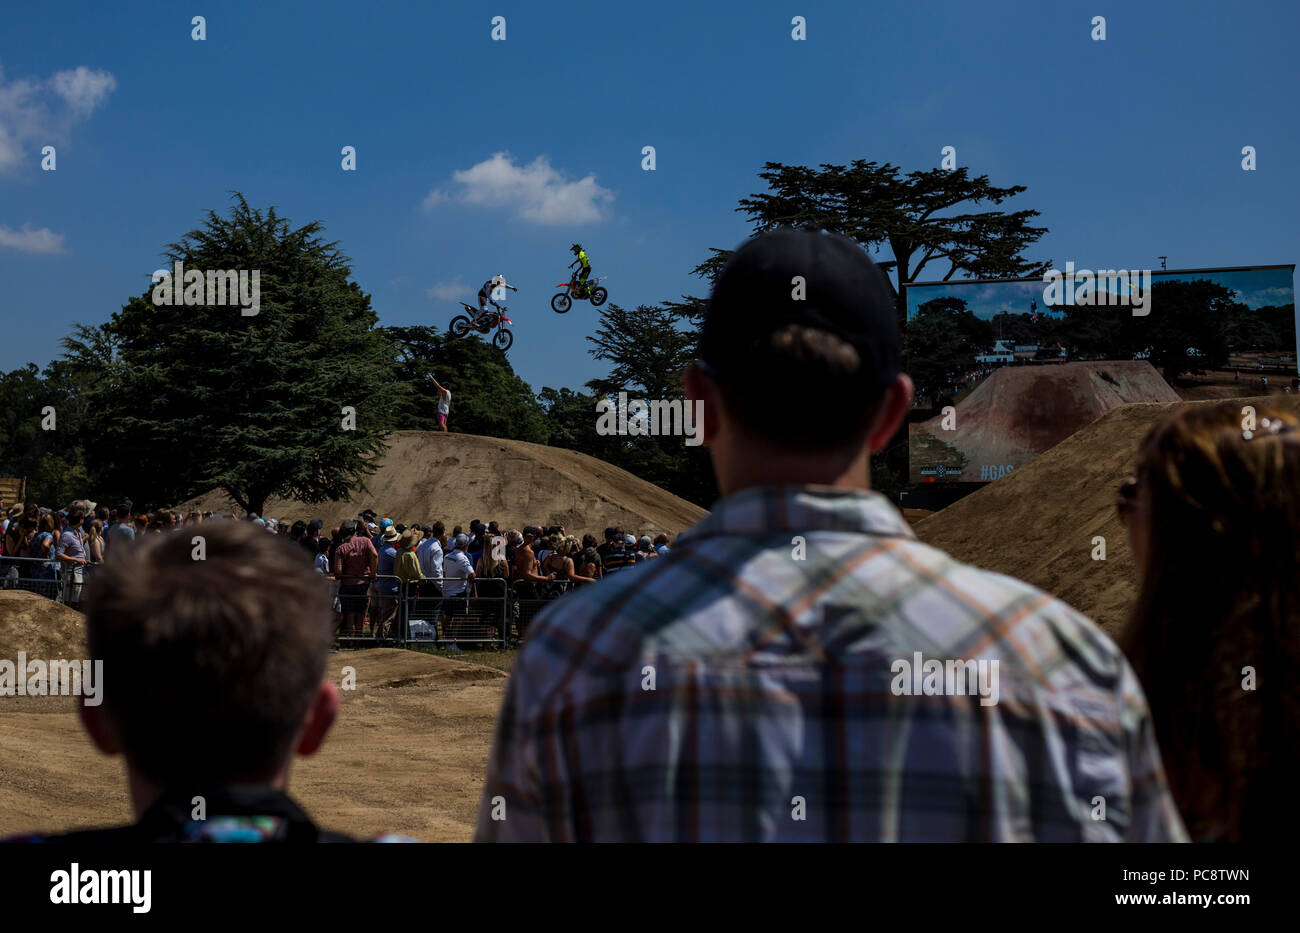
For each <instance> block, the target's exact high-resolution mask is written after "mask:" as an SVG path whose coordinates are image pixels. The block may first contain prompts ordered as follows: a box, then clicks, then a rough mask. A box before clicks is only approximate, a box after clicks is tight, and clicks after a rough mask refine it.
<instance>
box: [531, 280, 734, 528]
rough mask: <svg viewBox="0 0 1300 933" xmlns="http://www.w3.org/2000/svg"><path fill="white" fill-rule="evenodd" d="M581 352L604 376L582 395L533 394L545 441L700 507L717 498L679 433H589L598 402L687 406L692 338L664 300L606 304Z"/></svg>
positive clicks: (687, 324) (696, 454)
mask: <svg viewBox="0 0 1300 933" xmlns="http://www.w3.org/2000/svg"><path fill="white" fill-rule="evenodd" d="M587 340H588V341H590V343H591V344H592V347H591V349H590V350H589V351H588V352H589V353H590V354H591V355H592V356H593V357H595V358H596V359H598V360H603V361H604V362H606V363H608V364H609V367H610V370H609V375H608V376H606V377H604V378H601V379H593V380H591V381H590V382H588V383H587V388H588V389H589V390H590V392H589V393H584V392H576V391H573V390H571V389H554V388H551V387H549V386H548V387H545V388H543V389H542V391H541V393H540V394H539V395H538V399H539V400H540V401H541V403H542V405H543V407H544V408H545V410H546V415H547V420H548V423H549V424H550V432H551V443H552V444H553V445H556V446H562V447H569V448H571V449H573V450H578V451H581V452H582V453H586V454H590V455H591V456H594V457H599V458H601V459H602V460H606V461H608V462H609V463H613V464H614V465H616V466H619V467H622V468H623V469H625V470H628V471H630V472H632V473H635V474H636V475H637V476H640V477H641V478H642V479H645V480H648V481H649V482H652V483H655V484H656V485H658V486H661V487H663V488H664V489H667V490H669V491H670V492H672V493H674V494H676V495H679V496H681V497H682V498H684V499H688V500H690V501H692V502H695V503H698V504H700V505H703V506H708V505H710V504H711V503H712V502H713V500H714V499H715V498H717V486H716V485H715V483H714V480H713V473H712V470H711V468H710V463H709V457H708V453H707V452H706V450H705V449H704V447H702V446H699V445H688V444H686V442H685V438H684V437H681V436H672V435H660V436H650V437H647V436H643V435H637V436H632V435H601V434H598V433H597V432H596V425H597V419H598V418H599V415H598V413H597V411H596V405H597V403H598V402H599V401H600V400H601V399H610V400H617V398H618V395H619V393H620V392H626V393H627V397H628V400H629V401H631V400H633V399H647V400H654V401H659V400H663V401H670V400H673V399H679V400H681V401H682V403H683V404H688V403H687V401H686V400H685V398H684V391H683V387H682V379H681V375H682V371H683V370H684V369H685V368H686V366H687V365H688V364H689V363H690V362H691V360H692V359H694V356H695V345H696V337H695V332H694V327H693V325H692V323H691V321H690V320H689V318H688V317H686V316H683V315H682V314H681V313H679V312H678V311H677V310H675V309H674V307H673V306H671V305H639V306H638V307H636V308H635V309H628V308H623V307H620V306H619V305H616V304H609V305H607V306H606V307H604V308H602V309H601V311H600V324H599V326H598V327H597V328H596V331H595V333H594V334H592V335H590V336H588V337H587Z"/></svg>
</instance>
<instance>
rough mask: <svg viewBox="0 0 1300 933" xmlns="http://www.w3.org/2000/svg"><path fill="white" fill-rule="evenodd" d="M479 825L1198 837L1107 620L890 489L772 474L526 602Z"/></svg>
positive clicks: (744, 838)
mask: <svg viewBox="0 0 1300 933" xmlns="http://www.w3.org/2000/svg"><path fill="white" fill-rule="evenodd" d="M935 662H938V664H939V665H940V667H941V669H942V670H943V671H944V672H945V673H944V674H941V675H939V676H934V675H933V672H934V663H935ZM954 662H967V663H965V665H964V666H957V665H956V664H954ZM969 662H975V663H969ZM991 662H996V664H994V663H991ZM954 668H955V669H956V672H957V673H956V675H954V673H953V670H954ZM963 671H965V672H967V673H965V674H963V673H962V672H963ZM476 838H477V839H478V840H481V841H515V840H521V841H532V840H537V841H544V840H556V841H573V840H579V841H588V840H594V841H682V842H694V841H726V842H733V841H734V842H748V841H788V842H798V841H808V842H811V841H836V842H839V841H970V842H976V841H1012V840H1015V841H1031V840H1034V841H1040V842H1080V841H1184V840H1185V839H1186V833H1185V831H1184V829H1183V826H1182V822H1181V820H1180V819H1179V816H1178V813H1177V811H1176V809H1175V807H1174V803H1173V800H1172V797H1171V795H1170V791H1169V788H1168V785H1167V783H1166V781H1165V776H1164V772H1163V770H1162V768H1161V763H1160V754H1159V750H1158V749H1157V746H1156V742H1155V737H1154V733H1153V730H1152V723H1151V715H1150V712H1149V710H1148V708H1147V704H1146V700H1145V697H1144V696H1143V694H1142V690H1141V687H1140V686H1139V685H1138V683H1137V680H1136V678H1135V677H1134V674H1133V671H1132V669H1131V668H1130V667H1129V665H1128V663H1127V662H1126V661H1125V660H1124V658H1123V656H1122V654H1121V653H1120V651H1119V649H1117V648H1116V647H1115V645H1114V643H1113V642H1111V640H1110V639H1109V638H1108V637H1107V636H1106V635H1104V634H1103V633H1102V632H1101V630H1100V629H1099V628H1097V626H1096V625H1094V624H1093V623H1092V622H1090V621H1089V620H1088V619H1086V618H1084V617H1083V616H1082V615H1080V614H1079V613H1078V612H1076V611H1074V610H1073V609H1071V608H1070V607H1068V606H1067V605H1065V604H1064V603H1062V602H1060V601H1059V600H1057V599H1055V598H1054V597H1052V596H1050V595H1048V594H1046V593H1043V592H1041V591H1039V590H1037V589H1035V588H1034V587H1032V586H1029V585H1028V584H1026V583H1023V582H1020V581H1018V580H1014V579H1012V578H1010V577H1005V576H1001V575H999V574H994V573H990V572H988V571H984V570H980V569H977V568H974V567H970V566H967V565H965V564H962V563H959V562H958V561H956V560H954V559H953V558H951V557H949V556H948V555H946V554H944V553H943V552H942V551H939V550H936V549H935V548H932V547H929V546H928V545H926V544H923V543H921V542H920V541H918V540H917V539H916V537H915V535H914V534H913V533H912V531H911V529H910V527H909V526H908V525H907V523H906V522H905V521H904V520H903V518H902V516H901V515H900V514H899V513H898V511H897V509H895V508H894V507H893V506H892V505H891V504H890V503H889V501H888V500H887V499H886V498H885V497H884V496H882V495H880V494H879V493H875V492H866V491H854V490H842V489H832V488H825V487H762V488H752V489H747V490H744V491H742V492H740V493H737V494H735V495H732V496H730V497H728V498H726V499H724V500H722V501H721V502H719V503H718V504H717V505H716V506H715V509H714V511H713V513H712V514H711V515H709V516H708V517H707V518H705V519H704V520H703V521H701V522H700V523H699V524H698V525H696V526H695V527H694V528H692V529H690V530H689V531H687V532H686V533H684V534H682V535H681V537H680V538H679V540H678V543H677V545H676V546H674V547H673V548H672V550H671V551H670V552H669V553H668V554H667V555H666V556H665V557H663V558H661V559H659V560H654V561H648V562H646V563H643V564H641V565H638V566H637V567H632V568H628V569H627V570H626V571H624V572H622V573H619V574H616V575H614V576H612V577H611V578H609V579H608V580H607V581H606V582H604V583H603V584H602V585H600V586H596V587H588V588H585V589H582V590H579V591H577V592H575V593H573V594H571V595H569V596H566V597H564V598H563V599H561V600H559V601H557V602H556V603H555V604H554V605H553V606H551V607H548V608H547V609H546V610H545V611H543V612H542V613H540V614H539V615H538V616H537V618H536V620H535V621H534V622H533V623H532V625H531V626H530V631H529V634H528V639H527V642H526V643H525V645H524V647H523V650H522V651H521V652H520V655H519V657H518V659H517V660H516V663H515V666H514V671H513V673H512V674H511V677H510V680H509V683H508V685H507V690H506V696H505V700H504V703H503V706H502V709H501V713H500V716H499V717H498V721H497V729H496V736H495V740H494V745H493V749H492V753H491V757H490V759H489V765H488V777H487V782H486V786H485V788H484V793H483V800H482V804H481V806H480V811H479V822H478V831H477V835H476Z"/></svg>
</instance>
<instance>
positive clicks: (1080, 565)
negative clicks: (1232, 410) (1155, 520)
mask: <svg viewBox="0 0 1300 933" xmlns="http://www.w3.org/2000/svg"><path fill="white" fill-rule="evenodd" d="M1236 401H1237V402H1238V403H1240V404H1241V405H1247V404H1250V405H1256V406H1260V407H1263V406H1273V407H1276V408H1279V409H1282V410H1285V411H1291V412H1294V413H1296V414H1298V415H1300V398H1297V397H1296V396H1294V395H1282V396H1278V395H1273V396H1269V397H1268V398H1257V399H1237V400H1236ZM1184 404H1190V405H1213V404H1218V403H1217V402H1214V401H1206V402H1185V403H1184V402H1175V403H1170V404H1134V405H1125V406H1123V407H1122V408H1118V409H1115V410H1113V411H1111V412H1109V413H1108V414H1106V415H1103V416H1102V417H1101V418H1100V419H1099V420H1098V421H1095V422H1094V423H1092V424H1090V425H1088V426H1087V427H1085V428H1084V429H1083V430H1081V431H1079V432H1078V433H1077V434H1075V435H1073V436H1071V437H1069V438H1067V439H1066V440H1064V441H1062V442H1061V443H1060V444H1057V445H1056V446H1055V447H1053V448H1051V449H1050V450H1048V451H1047V452H1046V453H1043V454H1041V455H1040V456H1038V457H1037V458H1035V459H1034V460H1033V461H1032V462H1031V463H1028V464H1026V465H1025V466H1023V467H1021V468H1020V469H1018V470H1016V471H1015V472H1014V473H1011V474H1009V475H1007V476H1006V477H1005V478H1003V479H1000V480H998V481H997V482H995V483H990V484H989V485H988V486H986V487H984V488H983V489H981V490H979V491H978V492H975V493H972V494H971V495H969V496H967V497H966V498H964V499H961V500H959V501H957V502H954V503H953V504H952V505H950V506H948V507H947V508H945V509H942V510H940V511H938V512H935V513H934V514H933V515H931V516H929V517H928V518H924V519H922V520H921V521H919V522H917V523H916V524H915V526H914V527H915V530H916V534H917V537H919V538H920V539H921V540H922V541H924V542H926V543H927V544H932V545H934V546H935V547H938V548H940V549H942V550H944V551H947V552H948V553H950V554H951V555H952V556H954V557H956V558H957V559H958V560H961V561H965V562H966V563H969V564H974V565H975V566H977V567H984V568H986V569H988V570H995V571H997V572H999V573H1005V574H1009V575H1011V576H1013V577H1019V578H1020V579H1022V580H1025V581H1027V582H1029V583H1032V584H1034V585H1035V586H1037V587H1040V588H1041V589H1044V590H1046V591H1047V592H1049V593H1052V594H1054V595H1056V596H1059V597H1060V598H1061V599H1063V600H1065V602H1067V603H1069V604H1070V605H1072V606H1074V608H1076V609H1078V610H1079V611H1081V612H1083V613H1084V614H1085V615H1087V616H1089V617H1090V618H1092V619H1093V621H1095V622H1097V623H1099V624H1100V625H1101V627H1102V628H1103V629H1105V630H1106V631H1107V632H1108V633H1109V634H1110V635H1111V636H1114V635H1115V634H1116V632H1117V631H1118V630H1119V628H1120V627H1121V626H1122V624H1123V622H1124V619H1125V617H1126V614H1127V612H1128V609H1129V607H1130V606H1131V605H1132V604H1133V601H1134V600H1135V599H1136V597H1137V576H1136V572H1135V570H1134V567H1133V554H1132V551H1131V550H1130V549H1129V544H1128V534H1127V532H1126V531H1125V529H1124V526H1123V525H1122V524H1121V523H1120V520H1119V516H1118V515H1117V514H1116V511H1115V492H1116V490H1117V488H1118V487H1119V484H1120V482H1121V481H1122V480H1123V479H1124V477H1126V476H1127V475H1129V473H1130V472H1131V471H1132V468H1133V461H1134V457H1135V456H1136V454H1137V448H1138V444H1139V443H1140V442H1141V440H1142V438H1143V436H1144V435H1145V434H1146V432H1147V431H1148V430H1149V429H1150V428H1151V426H1152V425H1154V424H1155V423H1156V422H1157V421H1159V420H1160V419H1161V418H1163V417H1164V416H1165V415H1166V414H1168V413H1169V412H1171V411H1173V410H1174V409H1177V408H1179V407H1181V406H1182V405H1184ZM1095 535H1101V536H1102V537H1104V538H1105V539H1106V559H1105V560H1093V558H1092V550H1093V546H1094V545H1093V537H1094V536H1095Z"/></svg>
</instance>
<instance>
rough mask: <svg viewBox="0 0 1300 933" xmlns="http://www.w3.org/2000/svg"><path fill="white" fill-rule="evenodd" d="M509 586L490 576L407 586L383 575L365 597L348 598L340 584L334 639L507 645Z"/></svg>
mask: <svg viewBox="0 0 1300 933" xmlns="http://www.w3.org/2000/svg"><path fill="white" fill-rule="evenodd" d="M507 583H508V581H506V580H499V579H493V578H491V577H484V578H480V579H475V580H474V581H472V582H471V583H470V584H469V585H468V586H466V584H465V580H464V579H463V578H459V577H453V578H448V577H436V578H426V579H424V580H417V581H412V582H410V583H406V582H403V581H402V580H400V579H398V578H397V577H395V576H391V575H388V574H384V575H381V576H377V577H375V578H374V579H373V581H371V582H370V583H369V584H368V585H367V588H366V595H365V596H364V597H362V596H353V595H349V594H345V593H343V592H342V591H341V587H339V586H338V584H337V583H335V585H334V592H335V597H336V600H337V602H336V604H335V612H336V614H337V615H338V625H337V627H336V631H335V635H334V640H335V641H336V642H338V643H339V644H340V645H348V646H351V647H361V646H366V645H379V644H391V645H402V646H405V645H429V646H433V647H441V646H443V645H458V644H500V645H502V646H505V645H507V644H508V643H509V639H510V632H511V629H510V622H511V616H510V606H509V600H508V598H507V596H508V589H507ZM457 589H460V590H462V592H461V593H459V594H458V595H455V596H449V595H447V591H448V590H457ZM363 601H364V602H363ZM363 606H364V608H362V607H363Z"/></svg>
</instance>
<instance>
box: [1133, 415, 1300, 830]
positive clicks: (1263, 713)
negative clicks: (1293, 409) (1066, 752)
mask: <svg viewBox="0 0 1300 933" xmlns="http://www.w3.org/2000/svg"><path fill="white" fill-rule="evenodd" d="M1252 408H1253V406H1252ZM1250 418H1253V422H1252V421H1251V420H1249V419H1250ZM1119 505H1120V514H1121V516H1122V517H1123V518H1124V519H1125V520H1126V522H1127V524H1128V528H1129V536H1130V540H1131V541H1132V544H1133V553H1134V555H1135V556H1136V558H1137V563H1138V569H1139V571H1140V574H1141V578H1142V588H1141V592H1140V594H1139V596H1138V601H1137V603H1136V605H1135V606H1134V608H1133V614H1132V617H1131V618H1130V620H1129V623H1128V626H1127V628H1126V629H1125V631H1124V634H1123V637H1122V642H1123V644H1124V649H1125V651H1126V652H1127V653H1128V656H1129V658H1130V659H1131V660H1132V662H1133V667H1134V669H1135V670H1136V671H1137V672H1138V676H1139V677H1141V679H1142V683H1143V685H1144V686H1145V687H1146V689H1147V694H1148V696H1149V697H1150V700H1151V712H1152V718H1153V721H1154V723H1155V731H1156V737H1157V739H1158V740H1159V742H1160V748H1161V751H1162V752H1163V753H1164V762H1165V766H1166V769H1167V771H1168V774H1169V782H1170V785H1171V787H1172V788H1173V794H1174V799H1175V800H1176V801H1177V802H1178V806H1179V809H1180V810H1181V811H1182V814H1183V818H1184V819H1185V820H1186V822H1187V828H1188V831H1189V832H1190V833H1191V835H1192V838H1193V839H1194V840H1196V841H1197V842H1202V841H1204V842H1275V843H1283V842H1290V841H1291V840H1293V839H1295V838H1296V834H1297V832H1300V802H1297V800H1296V794H1295V778H1296V774H1297V773H1298V772H1300V426H1297V419H1296V417H1295V416H1294V415H1292V414H1285V413H1282V412H1279V411H1276V410H1272V409H1267V408H1261V409H1259V410H1258V411H1253V412H1245V411H1243V405H1242V403H1241V402H1224V403H1222V404H1218V405H1194V406H1188V407H1186V408H1183V409H1181V410H1179V411H1177V412H1175V413H1174V414H1172V415H1170V416H1168V417H1167V418H1165V419H1164V420H1163V421H1161V422H1160V423H1159V424H1157V425H1156V426H1155V427H1154V428H1152V429H1151V431H1150V433H1149V434H1148V435H1147V437H1146V439H1145V440H1144V441H1143V443H1142V447H1141V449H1140V451H1139V454H1138V468H1137V473H1136V475H1135V476H1134V477H1132V478H1131V479H1130V480H1129V481H1128V482H1126V483H1125V485H1124V486H1123V487H1121V491H1120V499H1119Z"/></svg>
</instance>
